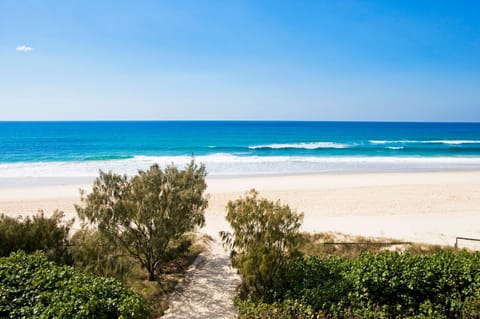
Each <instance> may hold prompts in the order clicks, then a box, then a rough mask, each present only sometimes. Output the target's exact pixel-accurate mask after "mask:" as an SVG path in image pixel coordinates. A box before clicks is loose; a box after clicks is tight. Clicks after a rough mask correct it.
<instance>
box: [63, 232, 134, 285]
mask: <svg viewBox="0 0 480 319" xmlns="http://www.w3.org/2000/svg"><path fill="white" fill-rule="evenodd" d="M70 242H71V246H70V251H71V256H72V258H73V266H75V268H78V269H81V270H83V271H85V272H88V273H92V274H95V275H98V276H103V277H114V278H115V279H117V280H120V281H122V282H125V281H126V278H127V276H128V274H129V272H130V271H131V269H132V266H133V260H132V259H131V258H130V257H128V256H125V255H124V254H123V253H122V251H121V250H120V249H118V248H117V247H116V246H115V245H114V244H112V242H111V241H109V240H106V239H105V238H104V237H103V236H101V235H100V233H99V232H98V230H96V229H88V228H84V229H81V230H79V231H77V232H76V233H75V234H74V235H73V237H72V239H71V240H70Z"/></svg>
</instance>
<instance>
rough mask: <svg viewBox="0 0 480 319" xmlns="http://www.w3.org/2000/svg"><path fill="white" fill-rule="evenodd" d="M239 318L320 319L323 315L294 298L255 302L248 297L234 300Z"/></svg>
mask: <svg viewBox="0 0 480 319" xmlns="http://www.w3.org/2000/svg"><path fill="white" fill-rule="evenodd" d="M235 305H236V306H237V308H238V312H239V318H240V319H264V318H269V319H317V318H318V319H320V318H324V316H323V315H322V314H320V313H315V312H314V311H313V310H312V308H311V307H310V306H307V305H304V304H302V303H300V302H298V301H296V300H291V299H286V300H283V301H281V302H275V303H273V304H268V303H262V302H255V301H253V300H252V299H250V298H247V299H246V300H240V299H236V300H235Z"/></svg>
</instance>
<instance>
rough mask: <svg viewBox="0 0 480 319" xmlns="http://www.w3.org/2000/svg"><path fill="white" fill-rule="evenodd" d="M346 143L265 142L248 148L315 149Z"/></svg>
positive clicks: (340, 146) (339, 145) (342, 146)
mask: <svg viewBox="0 0 480 319" xmlns="http://www.w3.org/2000/svg"><path fill="white" fill-rule="evenodd" d="M348 147H349V146H348V145H347V144H340V143H334V142H310V143H286V144H265V145H253V146H249V147H248V148H249V149H251V150H261V149H306V150H316V149H320V148H348Z"/></svg>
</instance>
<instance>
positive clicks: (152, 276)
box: [148, 270, 155, 281]
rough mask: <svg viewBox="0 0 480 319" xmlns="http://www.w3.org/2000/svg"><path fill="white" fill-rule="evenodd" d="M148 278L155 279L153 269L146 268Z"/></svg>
mask: <svg viewBox="0 0 480 319" xmlns="http://www.w3.org/2000/svg"><path fill="white" fill-rule="evenodd" d="M148 280H149V281H154V280H155V270H148Z"/></svg>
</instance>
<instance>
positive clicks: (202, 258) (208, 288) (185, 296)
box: [161, 240, 240, 319]
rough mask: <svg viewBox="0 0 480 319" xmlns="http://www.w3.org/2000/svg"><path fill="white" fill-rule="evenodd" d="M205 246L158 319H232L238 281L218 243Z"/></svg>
mask: <svg viewBox="0 0 480 319" xmlns="http://www.w3.org/2000/svg"><path fill="white" fill-rule="evenodd" d="M208 246H209V247H207V249H206V250H205V251H204V252H203V253H201V254H200V255H199V256H198V257H197V259H196V260H195V263H194V265H193V266H192V267H190V269H189V270H188V271H187V274H186V277H185V279H184V280H183V281H182V282H181V283H180V284H178V285H177V287H176V291H175V293H173V294H172V295H171V296H170V300H169V306H170V307H169V309H168V310H167V312H166V313H165V315H164V316H162V317H161V318H162V319H174V318H178V319H181V318H182V319H183V318H212V319H214V318H236V310H235V307H234V305H233V297H234V296H235V290H236V288H237V287H238V285H239V284H240V277H239V276H238V274H237V273H236V270H235V269H233V268H232V267H230V257H229V253H228V252H227V251H225V250H224V249H223V247H222V246H221V244H220V243H219V241H218V240H212V241H210V242H209V244H208Z"/></svg>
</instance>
